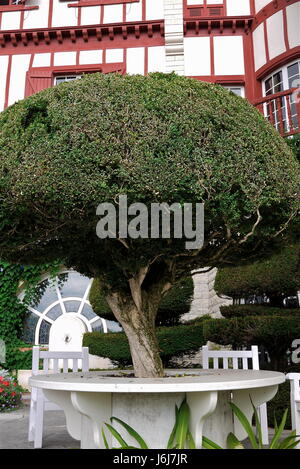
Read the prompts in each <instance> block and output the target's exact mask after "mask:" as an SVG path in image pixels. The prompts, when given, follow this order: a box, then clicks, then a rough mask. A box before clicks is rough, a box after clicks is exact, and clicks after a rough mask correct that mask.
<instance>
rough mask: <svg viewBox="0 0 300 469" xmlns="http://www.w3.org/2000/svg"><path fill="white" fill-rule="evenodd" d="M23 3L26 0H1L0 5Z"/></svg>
mask: <svg viewBox="0 0 300 469" xmlns="http://www.w3.org/2000/svg"><path fill="white" fill-rule="evenodd" d="M22 3H25V1H24V0H0V6H1V5H21V4H22Z"/></svg>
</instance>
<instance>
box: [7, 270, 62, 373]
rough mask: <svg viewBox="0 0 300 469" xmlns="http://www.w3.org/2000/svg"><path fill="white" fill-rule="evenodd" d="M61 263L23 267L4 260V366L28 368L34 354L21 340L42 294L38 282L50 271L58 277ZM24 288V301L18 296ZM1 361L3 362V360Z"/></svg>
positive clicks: (50, 274)
mask: <svg viewBox="0 0 300 469" xmlns="http://www.w3.org/2000/svg"><path fill="white" fill-rule="evenodd" d="M60 265H61V263H60V262H55V263H52V264H42V265H36V266H21V265H16V264H8V263H6V262H2V261H0V339H1V340H3V341H4V342H5V346H6V360H5V363H2V365H3V366H5V367H6V368H9V369H20V368H28V367H30V366H29V361H30V359H31V353H24V352H22V351H21V350H20V348H22V347H25V346H26V344H24V342H23V341H22V340H21V334H22V329H23V323H24V319H25V316H26V311H27V306H28V305H29V304H30V303H31V301H32V300H33V299H36V296H37V295H39V294H40V293H41V292H39V289H36V286H37V284H38V283H39V281H40V279H41V275H42V274H43V273H44V272H45V271H47V272H49V276H50V277H52V276H53V277H54V276H55V275H56V273H57V272H58V271H59V267H60ZM20 289H22V290H23V289H24V292H25V294H24V298H23V299H22V301H21V300H20V299H19V298H18V293H19V292H20ZM0 364H1V363H0Z"/></svg>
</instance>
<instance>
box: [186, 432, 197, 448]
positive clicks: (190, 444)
mask: <svg viewBox="0 0 300 469" xmlns="http://www.w3.org/2000/svg"><path fill="white" fill-rule="evenodd" d="M186 440H187V446H188V448H189V449H196V444H195V440H194V438H193V435H192V434H191V432H190V430H188V432H187V435H186Z"/></svg>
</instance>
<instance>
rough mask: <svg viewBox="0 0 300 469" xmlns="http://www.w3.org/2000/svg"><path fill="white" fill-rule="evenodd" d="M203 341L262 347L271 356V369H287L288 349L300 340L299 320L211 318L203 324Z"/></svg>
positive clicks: (297, 318) (283, 318) (248, 317)
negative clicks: (295, 340)
mask: <svg viewBox="0 0 300 469" xmlns="http://www.w3.org/2000/svg"><path fill="white" fill-rule="evenodd" d="M203 336H204V340H206V341H207V340H210V341H212V342H216V343H218V344H220V345H232V346H233V348H238V347H250V346H251V345H254V344H255V345H259V346H263V347H264V348H265V349H266V350H267V352H268V353H269V356H270V360H271V364H270V366H271V368H273V369H277V370H285V369H286V367H287V355H286V352H287V350H288V349H289V348H290V347H291V344H292V341H293V340H294V339H297V338H299V337H300V321H299V317H293V316H287V317H282V316H252V317H250V316H246V317H243V318H241V317H240V318H231V319H212V320H211V321H206V322H204V324H203Z"/></svg>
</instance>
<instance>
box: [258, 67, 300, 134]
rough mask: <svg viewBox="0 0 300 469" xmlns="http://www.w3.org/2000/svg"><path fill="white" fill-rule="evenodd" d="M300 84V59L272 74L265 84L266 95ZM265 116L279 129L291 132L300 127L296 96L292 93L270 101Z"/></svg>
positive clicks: (266, 105) (266, 106) (266, 104)
mask: <svg viewBox="0 0 300 469" xmlns="http://www.w3.org/2000/svg"><path fill="white" fill-rule="evenodd" d="M299 85H300V60H297V61H296V62H292V63H291V64H288V65H287V66H285V67H282V68H281V69H280V70H277V71H276V72H275V73H273V74H272V75H270V76H269V77H268V78H267V79H266V80H265V81H264V84H263V86H264V87H263V91H264V95H265V96H271V95H274V94H277V93H281V92H284V91H287V90H289V89H291V88H296V87H298V86H299ZM264 107H265V109H264V112H265V116H266V117H267V118H268V119H269V120H270V121H271V122H273V124H274V125H275V127H276V129H277V130H279V131H280V130H281V129H280V127H281V128H282V129H283V130H284V132H289V131H290V130H292V129H297V128H298V127H299V123H298V116H297V108H296V103H295V97H294V95H293V94H291V93H287V94H285V95H284V96H281V97H278V98H275V99H273V100H270V101H268V102H267V103H265V105H264Z"/></svg>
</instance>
